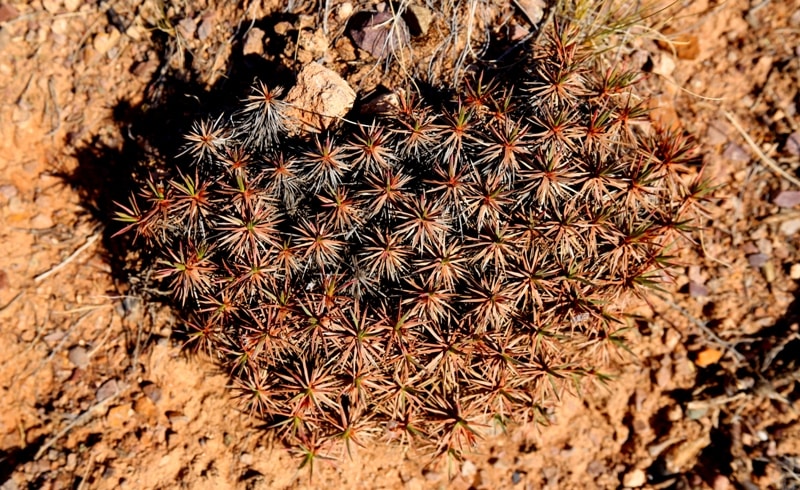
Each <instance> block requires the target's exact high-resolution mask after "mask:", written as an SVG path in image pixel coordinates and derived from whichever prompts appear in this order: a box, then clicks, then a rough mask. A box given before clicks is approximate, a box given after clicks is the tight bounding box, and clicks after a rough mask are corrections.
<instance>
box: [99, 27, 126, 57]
mask: <svg viewBox="0 0 800 490" xmlns="http://www.w3.org/2000/svg"><path fill="white" fill-rule="evenodd" d="M120 37H122V34H120V32H119V31H118V30H116V29H113V28H111V29H110V30H109V32H99V33H97V34H96V35H95V36H94V40H93V41H92V47H94V50H95V51H97V52H98V53H100V54H106V53H108V52H109V51H110V50H111V48H113V47H114V46H115V45H116V44H117V42H118V41H119V38H120Z"/></svg>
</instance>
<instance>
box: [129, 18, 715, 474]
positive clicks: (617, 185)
mask: <svg viewBox="0 0 800 490" xmlns="http://www.w3.org/2000/svg"><path fill="white" fill-rule="evenodd" d="M533 53H534V55H533V57H532V59H531V60H530V61H529V63H528V69H527V70H526V71H525V76H524V77H522V79H519V80H506V79H503V77H502V76H499V77H496V78H494V79H491V80H490V79H489V78H488V77H484V76H476V77H475V78H473V79H472V80H471V81H469V82H468V83H467V84H466V88H465V90H464V91H463V93H461V94H453V95H452V96H450V97H449V98H448V99H447V100H437V101H426V100H421V98H420V97H419V96H417V95H416V93H415V92H413V91H408V92H406V93H405V94H404V95H403V96H402V97H400V103H399V106H398V107H397V110H396V112H395V113H394V114H391V115H388V116H380V117H376V118H374V119H373V120H370V121H362V122H359V123H350V122H341V123H339V124H337V125H336V126H335V127H333V128H331V129H330V130H329V131H327V132H324V133H321V134H315V135H310V136H301V137H289V136H287V134H286V131H285V129H284V127H285V126H286V122H287V121H286V118H287V116H286V107H285V103H284V102H282V101H281V99H280V95H281V94H280V90H279V89H271V88H269V87H268V85H266V84H263V83H259V84H257V86H256V87H254V90H253V93H252V95H251V96H249V97H248V98H247V99H246V100H245V101H243V104H242V107H241V108H240V109H239V111H238V112H236V113H235V114H233V115H232V116H230V117H223V116H219V117H216V118H211V119H207V120H203V121H200V122H198V123H196V124H195V125H194V127H193V129H192V131H191V132H190V133H189V134H188V135H186V147H185V151H184V152H183V153H182V154H181V155H179V157H178V158H177V159H176V161H177V165H176V164H175V162H169V165H168V166H167V165H165V167H164V171H165V172H167V176H166V177H164V178H161V179H155V178H153V179H150V180H149V181H147V182H146V183H145V184H144V185H143V187H142V189H141V191H140V192H138V194H137V195H135V196H134V197H132V199H131V200H130V202H129V204H127V205H125V206H123V207H122V208H121V211H120V212H119V213H118V217H119V219H120V220H122V221H125V222H127V226H126V227H125V228H124V229H123V230H122V231H123V232H126V231H133V232H135V235H136V236H137V237H138V238H139V239H141V241H143V243H144V244H145V249H146V250H147V251H148V252H149V253H151V254H152V255H153V256H154V257H155V258H154V260H153V262H152V266H151V270H152V271H154V272H155V276H156V277H158V278H160V279H161V280H162V281H163V285H164V287H165V288H167V289H169V290H170V291H171V292H172V294H173V296H174V298H175V302H176V304H177V305H178V307H179V309H180V310H181V311H182V312H183V314H184V315H185V318H186V325H187V326H188V329H189V332H190V337H191V339H192V341H193V342H194V343H196V344H197V345H198V346H199V347H202V348H204V349H205V350H207V351H209V352H210V353H212V354H213V355H214V356H217V357H218V358H220V359H221V360H222V361H223V363H224V364H225V365H226V366H227V367H228V368H229V369H230V372H231V375H232V377H233V379H234V380H235V383H236V385H237V386H238V388H239V391H238V392H239V393H240V395H241V397H242V398H243V399H244V400H245V401H246V404H247V406H248V407H249V408H250V410H252V412H254V413H256V414H258V415H259V416H261V417H263V418H265V419H266V420H267V422H268V424H269V426H270V428H271V430H273V431H274V433H275V434H277V435H278V436H279V438H280V439H281V440H283V441H284V442H286V443H287V444H289V445H290V446H292V447H295V448H296V449H297V450H298V451H300V452H301V454H303V456H304V457H305V458H306V459H308V460H311V459H313V457H315V456H316V455H319V454H320V453H321V452H325V451H328V450H330V449H331V445H336V446H338V447H342V448H346V449H348V450H350V449H352V448H354V447H355V446H360V445H364V444H365V443H366V442H367V441H368V440H370V439H373V438H384V439H392V440H399V441H405V442H410V441H416V442H418V443H421V444H422V445H424V446H426V447H429V448H430V449H431V452H433V453H436V454H449V455H453V456H456V457H458V456H460V455H461V454H462V453H463V451H465V450H466V449H468V448H469V447H470V446H472V445H473V444H474V443H475V442H476V440H477V439H478V438H479V437H480V435H481V434H482V433H483V432H484V430H485V429H486V428H487V427H488V425H489V424H492V423H499V424H505V423H507V422H508V421H511V420H515V421H527V420H535V419H537V418H538V417H539V416H540V415H541V412H542V410H543V409H544V408H545V407H546V406H547V405H548V403H549V402H550V401H552V400H553V399H554V398H555V397H557V396H558V394H559V393H560V391H561V390H562V389H563V388H564V387H565V386H566V385H567V384H569V383H572V382H573V381H575V380H577V379H579V378H582V377H585V376H595V377H601V378H602V374H600V372H599V371H598V369H600V368H602V366H603V364H604V362H605V359H606V356H608V354H609V352H610V351H611V349H613V348H614V346H615V345H616V344H618V343H619V342H621V340H622V339H621V336H620V335H619V330H620V329H621V326H622V325H621V324H619V323H618V320H617V319H616V317H617V314H618V313H619V312H618V310H617V306H618V305H619V304H620V301H621V300H622V299H623V298H624V297H625V296H626V294H627V293H629V292H632V291H633V292H635V291H637V290H639V289H640V288H641V287H650V286H653V285H656V284H657V283H658V282H659V280H660V278H661V277H662V273H663V269H664V268H665V267H666V266H668V265H669V263H668V262H669V257H668V256H667V255H666V254H665V248H666V247H667V246H668V245H669V244H670V243H672V241H673V240H674V239H675V237H676V234H679V233H681V232H683V231H685V230H686V227H687V223H688V221H689V219H690V216H691V215H690V212H691V210H692V209H693V208H694V207H695V204H696V202H697V201H698V200H700V199H701V198H702V197H703V194H704V193H705V192H706V185H705V183H704V182H702V181H700V180H697V179H695V180H692V181H688V182H687V179H686V178H685V175H684V173H685V170H686V165H687V164H688V163H690V160H691V159H692V158H693V153H692V151H693V149H692V146H691V145H690V143H689V142H688V141H687V140H686V139H685V138H683V137H682V136H680V135H679V134H677V133H675V132H671V131H659V130H655V131H648V130H647V125H646V124H640V122H641V121H642V119H643V116H644V115H645V110H643V109H642V106H641V104H640V103H639V102H638V100H637V98H636V97H635V95H634V93H633V85H634V84H635V82H636V81H637V75H636V74H633V73H629V72H626V71H623V70H619V69H617V68H610V69H601V68H598V63H597V60H596V59H595V58H594V57H593V56H591V55H588V54H586V53H584V52H583V51H582V49H581V46H580V43H579V42H578V40H577V35H576V31H575V30H573V29H571V28H570V27H569V26H564V25H560V26H556V27H555V28H553V29H552V30H551V32H550V34H549V36H547V37H546V38H545V39H543V40H542V41H540V42H539V44H538V45H537V46H535V50H534V51H533ZM169 169H173V170H169ZM170 172H171V174H170Z"/></svg>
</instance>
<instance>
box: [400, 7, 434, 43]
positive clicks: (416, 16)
mask: <svg viewBox="0 0 800 490" xmlns="http://www.w3.org/2000/svg"><path fill="white" fill-rule="evenodd" d="M432 21H433V13H431V11H430V10H428V9H427V8H425V7H423V6H422V5H409V6H408V13H407V15H406V24H408V30H409V31H410V32H411V35H412V36H415V37H419V36H424V35H425V34H427V33H428V29H430V27H431V22H432Z"/></svg>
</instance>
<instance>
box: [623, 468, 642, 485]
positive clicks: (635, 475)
mask: <svg viewBox="0 0 800 490" xmlns="http://www.w3.org/2000/svg"><path fill="white" fill-rule="evenodd" d="M645 483H647V475H646V474H645V472H644V470H642V469H639V468H636V469H633V470H631V471H629V472H627V473H625V476H623V477H622V486H624V487H626V488H639V487H642V486H644V484H645Z"/></svg>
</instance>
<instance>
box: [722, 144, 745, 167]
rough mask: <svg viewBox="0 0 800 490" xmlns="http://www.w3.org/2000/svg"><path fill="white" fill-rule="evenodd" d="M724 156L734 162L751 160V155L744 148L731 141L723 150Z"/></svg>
mask: <svg viewBox="0 0 800 490" xmlns="http://www.w3.org/2000/svg"><path fill="white" fill-rule="evenodd" d="M722 156H723V158H725V159H726V160H730V161H732V162H740V163H746V162H749V161H750V155H749V154H748V153H747V151H745V149H744V148H742V147H741V146H739V145H737V144H736V143H729V144H728V146H726V147H725V151H723V152H722Z"/></svg>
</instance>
